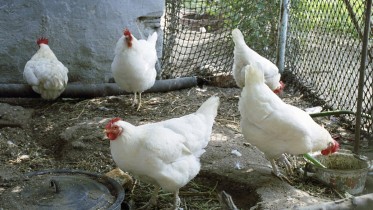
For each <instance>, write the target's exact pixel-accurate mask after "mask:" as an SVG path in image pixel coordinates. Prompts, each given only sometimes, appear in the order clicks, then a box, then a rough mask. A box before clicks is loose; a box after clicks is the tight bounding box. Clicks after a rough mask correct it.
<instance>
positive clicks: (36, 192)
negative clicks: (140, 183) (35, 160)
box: [0, 170, 124, 210]
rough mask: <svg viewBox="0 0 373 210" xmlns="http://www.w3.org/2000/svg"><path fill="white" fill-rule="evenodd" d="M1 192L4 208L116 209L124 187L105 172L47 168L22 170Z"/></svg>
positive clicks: (122, 197)
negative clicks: (5, 202)
mask: <svg viewBox="0 0 373 210" xmlns="http://www.w3.org/2000/svg"><path fill="white" fill-rule="evenodd" d="M2 196H5V198H4V200H6V201H7V206H4V209H30V210H34V209H35V210H36V209H38V210H44V209H45V210H47V209H48V210H57V209H58V210H59V209H76V210H86V209H90V210H94V209H106V210H120V209H121V203H122V201H123V199H124V190H123V188H122V187H121V186H120V185H119V184H118V183H117V182H116V181H114V180H113V179H111V178H108V177H106V176H102V175H98V174H93V173H89V172H84V171H79V170H47V171H37V172H32V173H28V174H26V175H25V176H24V178H23V180H22V179H21V180H20V181H19V182H17V183H15V186H13V187H12V188H11V189H9V190H7V192H4V193H3V194H2ZM0 200H1V199H0ZM0 206H1V205H0ZM1 207H3V206H1ZM0 209H1V208H0Z"/></svg>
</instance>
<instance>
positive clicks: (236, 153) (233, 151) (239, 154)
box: [231, 149, 242, 157]
mask: <svg viewBox="0 0 373 210" xmlns="http://www.w3.org/2000/svg"><path fill="white" fill-rule="evenodd" d="M231 154H233V155H236V156H237V157H241V156H242V154H241V153H240V152H239V151H238V150H236V149H234V150H232V152H231Z"/></svg>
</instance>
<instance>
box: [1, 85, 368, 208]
mask: <svg viewBox="0 0 373 210" xmlns="http://www.w3.org/2000/svg"><path fill="white" fill-rule="evenodd" d="M213 94H217V95H218V96H219V97H220V99H221V105H220V107H219V111H218V116H217V117H216V123H215V125H214V127H213V135H212V138H211V141H210V143H209V145H208V147H207V151H206V153H205V154H204V155H203V156H202V160H201V161H202V170H201V172H200V174H199V175H198V176H197V177H196V178H195V179H194V180H193V181H192V182H190V183H189V184H188V185H187V186H185V187H184V188H182V189H181V193H180V197H181V201H182V204H181V207H182V208H183V209H221V204H220V202H219V199H218V194H219V193H220V192H221V191H222V190H225V191H226V192H227V193H229V194H230V195H231V196H232V197H233V200H234V202H235V203H236V205H237V206H238V207H239V208H240V209H250V208H257V209H284V208H292V207H296V206H307V205H310V204H312V203H317V202H322V201H329V200H336V199H339V198H340V197H341V195H340V194H338V193H336V192H335V191H333V190H332V189H330V188H328V187H327V186H325V185H323V184H321V183H318V182H316V181H314V180H312V179H304V178H302V176H301V175H297V174H296V173H295V175H294V176H292V177H289V178H290V180H291V181H292V184H288V183H286V182H283V181H281V180H279V179H277V178H275V177H274V176H273V175H272V174H271V167H270V164H269V162H268V161H267V160H266V159H265V158H264V157H263V154H262V153H261V152H260V151H258V150H257V149H256V148H255V147H253V146H251V145H247V144H244V142H245V141H244V139H243V136H242V134H241V133H240V128H239V120H240V116H239V112H238V99H239V94H240V90H239V89H238V88H218V87H211V86H207V87H205V88H204V89H199V88H190V89H184V90H178V91H172V92H167V93H145V94H143V102H144V104H143V107H142V108H141V109H140V110H139V111H136V109H135V108H134V107H132V106H131V99H132V97H133V95H122V96H108V97H99V98H93V99H67V98H66V99H59V100H57V101H53V102H47V101H44V100H41V99H24V98H3V99H0V102H1V103H0V162H1V165H0V197H1V194H2V193H4V192H5V191H7V190H8V189H11V188H12V187H14V186H15V185H16V184H17V183H16V180H17V177H19V176H20V175H21V174H23V173H27V172H32V171H40V170H47V169H62V168H64V169H79V170H84V171H88V172H92V173H98V174H103V173H106V172H108V171H110V170H112V169H114V168H115V163H114V162H113V160H112V158H111V154H110V149H109V141H108V140H107V139H105V138H104V134H103V132H102V131H103V127H104V125H105V123H106V122H107V120H108V119H110V118H113V117H121V118H122V119H124V120H126V121H128V122H130V123H133V124H135V125H139V124H144V123H149V122H156V121H161V120H165V119H169V118H173V117H179V116H182V115H185V114H189V113H192V112H194V111H195V110H197V108H198V107H199V106H200V105H201V103H202V102H203V101H204V100H206V99H207V98H208V97H209V96H211V95H213ZM281 97H282V98H283V100H285V101H286V102H287V103H290V104H293V105H296V106H298V107H300V108H307V107H311V105H310V104H309V103H307V102H306V101H305V100H303V95H302V94H301V93H299V92H297V91H294V90H293V89H292V88H290V87H287V90H286V91H285V93H284V94H283V95H282V96H281ZM313 106H315V105H313ZM320 120H322V123H323V124H324V125H325V127H326V128H327V129H328V130H329V131H330V132H331V133H332V134H338V135H339V139H338V140H339V141H340V143H341V144H342V147H344V148H347V149H351V145H352V139H353V134H352V132H350V131H348V130H346V129H344V128H343V127H342V126H340V125H341V124H340V123H339V122H338V119H336V118H323V119H320ZM363 147H364V148H366V147H367V145H366V142H365V141H363ZM232 150H237V151H238V152H239V154H241V156H239V154H238V153H236V154H238V155H235V154H232ZM151 189H152V187H151V186H149V185H146V184H144V183H141V182H140V184H139V187H137V188H136V189H135V192H134V195H133V200H134V202H135V208H136V207H137V206H141V205H142V204H144V203H145V202H147V200H148V199H149V196H150V195H149V194H150V193H151ZM342 197H343V195H342ZM128 199H129V198H128V196H127V197H126V199H125V200H126V201H128ZM171 199H172V195H171V194H170V193H161V195H160V199H159V205H158V206H159V208H160V209H162V208H165V207H169V205H170V203H171ZM0 200H1V199H0ZM0 203H1V204H0V209H8V208H10V207H9V206H6V204H4V203H2V202H0Z"/></svg>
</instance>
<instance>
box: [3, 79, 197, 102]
mask: <svg viewBox="0 0 373 210" xmlns="http://www.w3.org/2000/svg"><path fill="white" fill-rule="evenodd" d="M196 85H199V86H200V85H203V80H201V79H198V78H197V77H182V78H176V79H167V80H156V81H155V83H154V85H153V87H151V88H150V89H148V90H146V91H145V92H153V93H154V92H168V91H173V90H179V89H184V88H191V87H194V86H196ZM125 94H129V93H128V92H126V91H124V90H122V89H121V88H120V87H119V86H118V85H117V84H115V83H102V84H83V83H69V84H68V85H67V87H66V89H65V91H64V92H63V93H62V94H61V96H60V97H63V98H94V97H103V96H111V95H125ZM0 97H3V98H38V97H40V95H39V94H37V93H35V92H34V91H33V90H32V88H31V86H30V85H27V84H0Z"/></svg>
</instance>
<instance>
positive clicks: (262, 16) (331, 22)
mask: <svg viewBox="0 0 373 210" xmlns="http://www.w3.org/2000/svg"><path fill="white" fill-rule="evenodd" d="M366 2H367V1H365V0H318V1H316V0H297V1H291V5H289V11H290V13H289V28H288V33H287V43H286V45H287V48H286V58H285V61H286V68H285V73H286V74H287V75H291V76H290V78H293V79H294V80H293V81H294V82H295V81H296V82H295V83H296V84H298V87H302V88H306V90H307V91H308V92H310V93H312V94H314V96H316V97H315V100H316V99H317V100H318V101H323V102H324V105H325V106H326V107H328V108H330V109H334V110H336V109H338V110H349V111H352V112H356V109H357V94H358V77H359V69H360V66H361V65H360V63H361V53H362V44H363V42H362V38H363V30H364V21H365V11H366ZM280 3H281V2H280V1H259V0H254V1H250V3H248V2H246V1H240V0H177V1H171V0H166V15H165V22H164V46H163V58H162V69H163V72H162V79H168V78H177V77H186V76H202V77H219V76H226V77H227V79H225V80H218V81H219V83H220V84H217V85H218V86H223V87H224V86H230V85H232V84H233V85H234V81H233V83H232V80H233V78H232V77H231V74H232V72H231V71H232V64H233V48H234V43H233V41H232V38H231V31H232V29H234V28H236V27H237V28H239V29H240V30H241V31H242V32H243V34H244V36H245V41H246V43H247V44H248V46H250V47H251V48H252V49H254V50H255V51H257V52H258V53H259V54H261V55H262V56H264V57H266V58H268V59H269V60H271V61H272V62H274V63H276V56H277V55H276V53H277V42H278V27H279V25H280V24H279V17H280V16H279V13H280ZM372 56H373V48H372V36H370V37H369V46H368V58H367V65H366V69H365V71H366V74H365V78H364V80H365V81H364V88H363V102H362V111H363V112H364V113H367V114H369V115H370V116H371V115H372V112H373V96H372V95H373V88H372V86H373V80H372V78H373V75H372V72H373V71H372V66H373V65H372V62H373V61H372ZM364 116H368V115H364ZM346 119H347V120H348V122H349V123H350V124H352V125H353V124H354V122H355V116H354V115H351V116H347V117H346ZM362 122H363V123H362V130H363V131H366V132H365V133H367V134H370V135H372V133H373V131H372V130H373V128H372V127H373V125H372V119H371V118H368V117H364V118H363V121H362ZM370 138H372V137H370Z"/></svg>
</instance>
